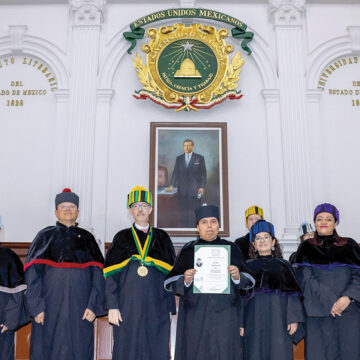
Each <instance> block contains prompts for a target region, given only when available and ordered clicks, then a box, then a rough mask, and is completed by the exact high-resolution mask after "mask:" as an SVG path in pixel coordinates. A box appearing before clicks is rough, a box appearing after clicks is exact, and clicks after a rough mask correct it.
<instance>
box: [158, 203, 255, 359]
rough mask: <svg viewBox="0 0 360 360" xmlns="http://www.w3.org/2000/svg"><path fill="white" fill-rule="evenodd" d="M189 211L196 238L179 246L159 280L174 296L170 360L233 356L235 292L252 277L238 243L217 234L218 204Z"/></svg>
mask: <svg viewBox="0 0 360 360" xmlns="http://www.w3.org/2000/svg"><path fill="white" fill-rule="evenodd" d="M195 215H196V221H197V230H198V232H199V238H198V240H195V241H191V242H190V243H187V244H186V245H185V246H184V247H183V249H182V250H181V252H180V254H179V255H178V257H177V259H176V261H175V265H174V268H173V270H172V271H171V272H170V273H169V275H168V276H167V280H166V281H165V288H166V289H167V290H169V291H173V292H174V293H175V294H176V295H178V296H180V305H179V314H178V322H177V334H176V347H175V360H197V359H216V360H239V359H240V358H241V352H242V351H241V339H240V327H241V325H242V323H241V322H242V316H241V315H242V307H241V301H240V293H241V291H244V290H245V291H248V290H250V289H251V288H252V287H253V286H254V283H255V281H254V279H253V278H252V277H251V276H250V275H249V274H248V273H247V267H246V264H245V262H244V259H243V256H242V254H241V251H240V250H239V248H238V247H237V246H236V245H235V244H234V243H232V242H230V241H227V240H224V239H220V238H219V237H218V232H219V209H218V207H216V206H212V205H209V206H202V207H200V208H198V209H196V210H195Z"/></svg>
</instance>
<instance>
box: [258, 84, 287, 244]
mask: <svg viewBox="0 0 360 360" xmlns="http://www.w3.org/2000/svg"><path fill="white" fill-rule="evenodd" d="M262 95H263V96H264V99H265V105H266V130H267V139H268V142H267V148H268V159H269V160H268V161H269V191H270V194H269V198H270V214H266V218H268V219H270V221H271V222H272V223H273V224H274V226H275V229H276V236H277V237H278V238H279V239H281V238H282V237H283V231H284V228H285V217H286V212H285V193H284V169H283V155H282V147H281V122H280V95H279V90H278V89H263V90H262Z"/></svg>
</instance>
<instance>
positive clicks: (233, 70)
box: [214, 51, 245, 96]
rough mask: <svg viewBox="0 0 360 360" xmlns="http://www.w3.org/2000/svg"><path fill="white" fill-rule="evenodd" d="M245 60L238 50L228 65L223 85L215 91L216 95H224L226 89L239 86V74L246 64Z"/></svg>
mask: <svg viewBox="0 0 360 360" xmlns="http://www.w3.org/2000/svg"><path fill="white" fill-rule="evenodd" d="M244 63H245V60H244V58H243V57H242V56H241V54H240V51H238V52H237V53H236V54H235V56H234V57H233V58H232V61H231V64H229V65H228V67H227V71H226V75H225V78H224V80H223V82H222V84H221V86H220V87H219V88H218V89H217V90H216V91H215V93H214V95H215V96H219V95H222V94H223V93H224V92H226V91H230V90H235V89H236V88H237V86H238V84H237V82H238V81H239V75H240V73H241V67H242V66H243V65H244Z"/></svg>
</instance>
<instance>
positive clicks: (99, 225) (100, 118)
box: [91, 89, 114, 251]
mask: <svg viewBox="0 0 360 360" xmlns="http://www.w3.org/2000/svg"><path fill="white" fill-rule="evenodd" d="M113 95H114V90H113V89H98V90H97V111H96V126H95V129H96V130H95V133H96V137H95V151H94V173H95V174H99V176H95V177H94V182H93V211H92V222H91V223H92V225H93V226H94V228H95V229H96V240H97V242H98V244H99V246H100V249H102V250H103V251H105V242H106V241H109V242H111V241H112V239H110V238H109V239H106V218H107V217H106V215H107V213H106V210H107V186H108V168H109V132H110V109H111V99H112V97H113Z"/></svg>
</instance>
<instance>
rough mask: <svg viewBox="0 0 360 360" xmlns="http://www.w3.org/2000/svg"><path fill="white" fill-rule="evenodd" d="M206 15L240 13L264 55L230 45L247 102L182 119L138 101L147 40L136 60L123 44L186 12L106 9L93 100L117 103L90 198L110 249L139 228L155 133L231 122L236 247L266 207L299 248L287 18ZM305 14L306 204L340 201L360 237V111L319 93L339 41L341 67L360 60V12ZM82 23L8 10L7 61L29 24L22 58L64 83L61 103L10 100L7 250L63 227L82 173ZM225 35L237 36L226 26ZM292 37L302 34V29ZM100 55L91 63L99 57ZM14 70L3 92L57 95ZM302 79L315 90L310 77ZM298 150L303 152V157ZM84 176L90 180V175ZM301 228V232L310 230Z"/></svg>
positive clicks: (62, 9) (103, 127) (49, 9)
mask: <svg viewBox="0 0 360 360" xmlns="http://www.w3.org/2000/svg"><path fill="white" fill-rule="evenodd" d="M0 4H1V3H0ZM195 5H196V6H197V7H200V8H211V9H214V10H218V11H221V12H224V13H228V14H231V15H232V16H234V17H237V18H239V19H240V20H242V21H244V22H245V23H246V24H247V25H248V26H249V30H251V31H253V32H254V33H255V38H254V40H253V42H252V43H250V47H252V48H253V50H254V53H253V55H252V56H250V57H249V56H247V55H246V54H245V53H244V52H243V51H242V50H241V48H240V46H239V41H236V40H233V39H231V38H229V39H228V40H227V41H228V42H229V43H231V44H233V45H234V46H235V47H236V51H238V50H241V51H242V54H243V56H244V58H245V65H244V67H243V70H242V73H241V76H240V80H239V89H241V90H242V92H243V94H244V97H243V98H242V99H241V100H238V101H229V100H228V101H227V102H226V103H223V104H220V105H217V106H216V107H214V108H213V109H211V110H208V111H205V110H202V111H199V112H198V113H195V112H187V113H186V112H180V113H175V112H174V111H172V110H165V109H163V108H162V107H160V106H157V105H155V104H153V103H152V102H150V101H149V100H147V101H142V100H135V99H134V98H133V97H132V93H133V91H134V90H138V89H140V88H141V84H140V82H139V81H138V80H137V76H136V73H135V70H134V67H133V65H132V62H131V60H132V58H134V57H135V54H136V52H138V53H139V54H141V55H142V57H143V59H144V60H145V55H144V54H143V53H142V51H141V45H142V44H143V43H145V42H147V40H146V39H144V40H142V41H138V45H137V47H136V49H135V50H134V51H133V54H132V55H128V54H127V53H126V49H127V48H128V43H127V42H126V41H125V40H124V39H123V37H122V32H123V31H127V30H128V26H129V23H130V22H132V21H134V20H135V19H137V18H138V17H140V16H142V15H146V14H149V13H151V12H153V11H156V10H161V9H164V8H173V7H179V2H177V1H173V2H168V3H165V2H159V3H147V2H142V3H141V2H136V1H134V2H133V3H131V4H130V3H127V4H125V3H124V4H122V3H113V2H112V3H110V4H108V5H106V6H105V8H104V9H103V10H102V15H103V18H104V21H103V22H100V23H99V24H98V25H99V26H100V29H101V31H100V36H99V42H100V43H99V53H97V52H96V53H94V54H95V55H94V56H96V57H97V58H96V61H98V64H97V69H98V73H97V78H98V79H97V80H98V81H97V89H93V90H94V91H98V94H99V92H100V93H101V92H103V93H104V94H105V93H106V94H107V95H106V96H108V98H107V100H106V101H103V102H102V100H101V101H100V100H99V99H100V98H99V96H98V98H97V99H98V103H97V114H96V131H95V129H93V131H94V134H95V135H94V136H95V138H94V139H95V140H94V141H95V146H94V149H95V150H94V169H93V170H94V179H93V182H92V183H93V191H92V194H90V196H88V195H86V196H83V197H82V200H83V202H84V203H85V204H91V207H92V220H91V224H90V225H91V226H90V227H91V228H92V230H93V231H94V232H95V234H96V235H97V237H98V238H99V239H101V240H102V241H111V239H112V237H113V235H114V234H115V233H116V231H118V230H119V229H120V228H123V227H126V226H128V225H129V224H130V219H129V218H128V216H127V212H126V208H125V198H126V194H127V193H128V191H129V190H130V189H131V188H132V187H133V186H135V185H145V186H148V183H149V148H150V144H149V141H150V134H149V129H150V125H149V124H150V122H152V121H156V122H161V121H164V122H165V121H166V122H169V121H171V122H183V121H199V122H219V121H221V122H227V126H228V161H229V163H228V169H229V206H230V208H229V212H230V234H231V236H230V238H231V239H235V238H236V237H238V236H240V235H242V234H243V233H245V226H244V210H245V208H246V207H247V206H249V205H251V204H254V203H256V204H258V205H260V206H262V207H263V208H264V211H265V215H266V216H267V218H268V219H270V220H272V221H274V222H275V227H276V233H277V235H278V236H279V237H280V238H283V243H284V244H285V245H286V246H288V244H290V243H289V242H287V240H288V238H289V239H290V238H291V239H292V240H291V241H293V242H294V241H295V238H296V235H295V230H294V229H295V227H296V226H297V224H293V223H292V224H290V223H286V214H288V212H289V211H290V210H289V209H288V208H286V207H285V199H286V197H289V196H291V194H289V192H288V191H287V190H286V189H285V185H284V183H285V180H286V181H287V184H289V178H287V179H285V177H284V168H283V166H284V161H283V155H284V151H286V148H285V147H284V143H283V141H284V139H285V138H284V137H286V136H287V133H286V132H284V131H285V130H286V128H285V127H284V124H285V122H284V121H285V120H286V119H284V115H283V113H282V110H281V109H283V107H281V108H280V106H279V95H278V94H279V91H280V90H281V89H280V88H279V86H280V85H279V82H278V73H279V72H278V71H279V66H282V65H281V64H282V63H281V62H280V63H279V59H278V58H277V56H279V55H281V54H279V53H278V52H277V49H278V47H277V46H278V44H277V43H276V41H277V40H276V39H277V38H276V35H275V28H274V20H273V15H272V14H273V13H274V12H275V13H276V11H278V10H279V9H277V8H276V9H275V10H274V7H273V6H271V5H269V4H267V3H266V2H262V3H259V2H256V3H250V2H248V3H241V4H240V3H237V2H234V1H228V2H227V1H222V2H221V3H217V2H211V1H210V2H206V1H204V2H203V1H198V2H196V4H195ZM25 10H26V12H25ZM100 10H101V9H100ZM270 10H272V12H271V11H270ZM300 10H301V9H300ZM300 10H299V9H297V10H296V9H295V10H294V11H300ZM302 10H304V11H300V12H301V19H302V20H301V21H302V24H303V25H304V27H303V31H302V34H303V38H304V45H305V47H304V58H303V63H304V66H305V73H304V75H305V77H306V91H307V94H303V95H304V96H305V95H307V96H308V103H307V105H306V109H305V108H304V111H307V113H306V120H307V128H308V129H309V131H310V132H311V134H309V138H308V139H307V141H306V144H307V146H306V148H307V150H308V152H309V155H310V156H309V164H308V166H309V172H310V186H311V198H310V199H305V200H304V202H306V201H310V202H311V204H312V205H313V206H315V205H316V203H317V202H318V201H333V202H334V203H335V204H336V205H337V206H338V207H339V210H340V213H341V218H342V220H341V227H340V230H341V233H342V234H344V235H348V236H353V237H355V238H356V237H359V236H358V235H360V234H359V233H358V232H359V230H358V228H357V225H356V218H355V217H354V215H353V214H355V213H356V210H357V204H358V203H359V200H360V198H359V197H360V195H358V193H359V192H358V191H357V188H356V185H357V178H358V176H359V175H360V170H359V167H358V165H357V162H356V154H357V151H358V150H357V134H358V133H359V130H360V129H359V127H360V125H359V122H358V118H359V109H360V107H352V106H351V103H350V99H349V98H346V99H345V98H344V99H343V98H341V97H337V98H336V99H334V98H332V97H331V96H329V95H328V94H327V92H326V90H325V91H324V92H323V93H322V94H318V95H316V94H315V93H314V92H312V91H315V92H316V84H317V79H318V77H319V76H320V72H321V71H320V70H318V68H319V69H324V68H326V66H327V65H328V64H329V63H330V62H331V61H334V60H335V59H333V58H332V55H331V48H334V46H335V45H334V46H332V44H333V43H334V42H335V43H336V44H337V45H336V46H337V47H338V49H339V51H338V53H339V54H340V55H341V56H353V55H354V53H355V52H356V51H357V50H356V49H358V48H357V45H356V44H357V43H356V39H355V38H351V36H350V35H349V31H348V30H347V27H348V26H360V24H359V23H360V21H359V19H360V4H347V5H336V4H335V5H334V4H332V5H329V4H316V2H315V1H313V2H312V3H311V4H308V5H305V7H304V8H303V9H302ZM100 12H101V11H100ZM25 13H26V16H24V14H25ZM74 14H76V12H75V13H74ZM72 24H73V18H72V12H71V11H70V10H69V5H67V4H43V5H41V4H39V2H38V4H37V5H30V4H29V5H26V6H25V5H17V6H11V5H0V60H1V58H3V57H4V56H9V54H10V53H11V52H12V51H14V48H16V44H15V45H14V41H15V40H16V38H15V37H11V36H10V34H9V26H10V25H26V26H27V29H26V30H25V32H24V34H23V43H22V42H21V39H20V40H18V42H19V41H20V42H19V44H20V45H18V48H17V51H18V52H17V54H18V55H19V56H24V53H25V54H28V55H32V56H34V53H35V52H36V53H37V55H38V56H40V55H43V56H44V59H43V60H44V61H45V59H46V60H47V61H48V63H49V66H52V70H53V71H54V72H55V73H56V75H57V78H58V79H59V80H61V81H60V83H61V86H59V92H58V95H57V96H54V94H49V95H48V96H46V97H43V98H32V99H31V101H29V102H27V104H26V106H24V107H23V108H22V109H11V108H8V107H6V106H5V105H4V101H5V99H4V98H3V97H1V96H0V156H1V162H0V168H1V176H0V214H1V215H2V217H3V223H4V228H5V233H3V234H2V240H3V241H31V240H32V238H33V236H34V235H35V233H36V231H37V230H39V229H40V228H41V227H44V226H46V225H48V224H50V223H52V222H54V221H55V218H54V216H53V215H52V212H53V199H54V196H55V194H56V192H57V191H61V188H62V187H63V185H64V186H65V185H67V184H66V179H67V178H69V174H68V172H69V171H71V168H69V166H68V164H69V158H68V157H67V156H68V155H66V154H67V153H66V151H67V149H68V146H69V144H70V143H74V142H75V143H76V138H73V137H72V136H73V135H72V132H71V127H68V121H69V119H71V116H70V114H72V113H73V112H72V110H71V106H84V107H86V106H89V104H85V103H84V104H82V105H81V104H79V103H77V104H75V105H74V104H73V105H71V104H72V102H71V99H72V98H71V96H73V95H72V93H71V88H70V89H69V87H70V85H69V84H70V83H71V82H70V79H71V78H72V76H73V75H74V72H75V71H76V68H71V67H70V64H71V63H72V62H71V57H72V54H73V52H72V45H73V42H72V41H73V29H72ZM212 24H214V23H212ZM216 25H217V26H218V27H223V26H225V27H226V25H223V24H220V23H218V24H216ZM151 26H154V27H157V26H159V24H158V23H155V24H152V25H151ZM288 26H289V29H290V28H291V24H288ZM87 29H90V26H89V24H85V25H84V31H87ZM325 29H326V31H325ZM334 39H335V40H334ZM336 39H340V40H341V39H343V40H341V41H340V40H336ZM354 39H355V40H354ZM340 43H341V44H340ZM297 45H298V44H294V46H297ZM75 46H76V44H75ZM289 51H290V50H289ZM89 54H90V55H89V56H91V54H92V53H91V51H90V52H89ZM73 64H74V63H73ZM279 64H280V65H279ZM73 66H74V65H73ZM14 69H15V68H14ZM358 69H359V65H358V66H357V68H356V71H357V72H356V74H358V73H360V72H359V70H358ZM3 70H4V69H1V68H0V75H1V76H0V91H1V89H3V88H4V87H6V86H7V85H6V84H7V83H9V81H11V80H12V79H14V80H16V79H15V78H16V77H19V78H20V77H21V79H28V80H27V81H28V82H29V83H31V84H36V87H38V88H39V87H41V86H45V85H48V84H46V83H45V84H43V82H44V81H45V80H44V78H42V77H41V76H38V75H39V74H35V75H34V76H33V75H32V74H31V73H30V72H27V73H25V72H24V71H25V70H24V69H23V68H21V69H20V68H19V69H15V70H14V71H12V72H4V71H3ZM280 70H281V69H280ZM4 74H5V75H4ZM354 74H355V72H352V71H351V68H350V67H349V68H347V69H344V71H342V72H340V71H338V72H337V73H336V74H334V75H333V76H332V77H331V79H330V80H329V81H328V83H327V89H328V88H330V87H336V88H340V87H342V86H343V87H346V86H347V87H348V84H349V81H352V80H360V79H359V77H358V76H357V75H354ZM295 80H296V79H295ZM298 80H299V81H304V78H301V79H298ZM292 81H293V80H292ZM264 90H265V93H267V94H270V95H271V96H270V97H269V96H268V98H267V99H268V100H266V101H268V102H266V101H265V98H266V96H265V98H264V96H263V91H264ZM112 92H113V97H112V98H111V93H112ZM69 94H70V97H69ZM309 94H310V95H309ZM314 94H315V95H314ZM106 96H105V97H106ZM309 99H310V100H309ZM311 99H312V100H311ZM280 101H281V102H282V104H284V102H285V103H286V102H289V104H291V101H293V100H292V99H290V97H289V98H286V94H285V97H282V98H281V99H280ZM290 106H291V105H290ZM304 107H305V105H304ZM107 112H108V114H109V116H108V115H107ZM90 130H91V129H90ZM90 133H91V131H90ZM298 150H299V153H300V152H302V151H303V150H302V149H298ZM304 153H306V152H304ZM349 153H350V154H353V156H349ZM301 156H302V155H301ZM98 169H101V170H98ZM73 171H74V172H76V171H77V169H73ZM97 171H98V172H97ZM270 174H272V175H270ZM76 176H83V175H81V172H79V174H77V175H76ZM290 185H291V184H290ZM73 190H74V191H78V192H80V191H81V190H80V189H73ZM277 199H279V201H276V200H277ZM303 214H304V215H303V216H304V217H305V213H303ZM301 216H302V215H301V214H300V217H301ZM306 216H308V215H306ZM99 217H101V220H100V219H99ZM300 217H299V218H298V219H297V221H298V222H300V221H302V220H306V219H305V218H300ZM307 220H311V219H307ZM84 221H85V220H84ZM85 222H86V221H85ZM86 223H87V222H86ZM289 229H290V230H289ZM289 231H290V233H291V231H292V235H289ZM176 240H178V239H176ZM180 240H181V241H185V240H187V239H180ZM294 244H295V243H294ZM289 246H290V245H289ZM289 249H290V247H289ZM289 251H290V250H289Z"/></svg>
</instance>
